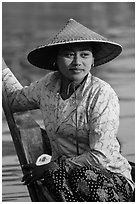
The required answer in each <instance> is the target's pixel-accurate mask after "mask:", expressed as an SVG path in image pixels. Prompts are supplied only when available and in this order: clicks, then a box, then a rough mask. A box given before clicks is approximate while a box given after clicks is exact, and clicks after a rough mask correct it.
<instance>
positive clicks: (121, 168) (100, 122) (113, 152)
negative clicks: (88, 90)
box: [71, 85, 131, 178]
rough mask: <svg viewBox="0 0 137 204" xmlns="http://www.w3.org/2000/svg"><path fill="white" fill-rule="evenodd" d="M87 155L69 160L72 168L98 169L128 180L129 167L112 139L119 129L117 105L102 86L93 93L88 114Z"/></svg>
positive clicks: (116, 101)
mask: <svg viewBox="0 0 137 204" xmlns="http://www.w3.org/2000/svg"><path fill="white" fill-rule="evenodd" d="M89 126H90V132H89V146H90V151H87V152H85V153H84V154H82V155H80V156H77V157H75V158H73V159H72V160H71V162H73V163H74V164H76V165H80V166H83V165H88V166H90V165H94V164H95V165H100V166H101V167H103V168H106V169H108V170H110V171H112V172H115V173H116V172H117V173H122V174H124V175H125V176H126V177H128V178H131V176H130V170H131V167H130V165H129V163H128V161H127V160H126V159H125V158H124V157H123V156H122V155H121V154H120V145H119V142H118V140H117V139H116V134H117V132H118V126H119V101H118V97H117V95H116V93H115V92H114V90H113V89H112V88H111V87H110V86H109V85H106V86H105V85H104V86H103V87H102V88H100V89H99V91H98V92H97V93H96V95H95V97H94V102H92V104H91V106H90V111H89Z"/></svg>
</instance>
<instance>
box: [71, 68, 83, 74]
mask: <svg viewBox="0 0 137 204" xmlns="http://www.w3.org/2000/svg"><path fill="white" fill-rule="evenodd" d="M69 71H71V72H73V73H81V72H82V71H83V69H77V68H72V69H70V70H69Z"/></svg>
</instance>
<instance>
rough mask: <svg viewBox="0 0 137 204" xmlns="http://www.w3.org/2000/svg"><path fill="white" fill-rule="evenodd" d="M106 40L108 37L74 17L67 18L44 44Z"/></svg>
mask: <svg viewBox="0 0 137 204" xmlns="http://www.w3.org/2000/svg"><path fill="white" fill-rule="evenodd" d="M91 40H92V41H106V40H107V41H108V39H106V38H104V37H103V36H101V35H99V34H97V33H95V32H94V31H92V30H90V29H88V28H87V27H85V26H83V25H82V24H80V23H78V22H77V21H75V20H74V19H69V20H68V22H67V23H66V24H65V26H64V27H63V28H62V29H61V30H60V31H59V32H58V33H57V34H56V35H54V36H53V37H52V38H50V39H49V40H48V41H47V43H46V44H45V45H47V46H48V45H52V44H54V45H55V44H56V43H57V44H59V43H60V44H64V43H72V42H82V41H84V42H85V41H91Z"/></svg>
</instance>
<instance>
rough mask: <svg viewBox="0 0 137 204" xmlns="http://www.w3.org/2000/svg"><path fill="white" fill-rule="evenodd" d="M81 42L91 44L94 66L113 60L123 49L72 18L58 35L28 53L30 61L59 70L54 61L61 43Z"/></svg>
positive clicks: (41, 66) (38, 65)
mask: <svg viewBox="0 0 137 204" xmlns="http://www.w3.org/2000/svg"><path fill="white" fill-rule="evenodd" d="M79 42H84V43H90V44H91V47H92V49H93V56H94V66H98V65H101V64H104V63H107V62H109V61H111V60H113V59H114V58H115V57H117V56H118V55H119V54H120V53H121V51H122V46H121V45H119V44H117V43H114V42H112V41H110V40H108V39H106V38H104V37H103V36H101V35H99V34H97V33H95V32H93V31H92V30H90V29H88V28H87V27H85V26H83V25H82V24H80V23H78V22H77V21H75V20H73V19H70V20H68V22H67V23H66V25H65V26H64V27H63V28H62V29H61V30H60V31H59V32H58V33H57V34H56V35H54V36H53V37H51V38H50V39H49V40H47V41H46V43H45V45H43V46H40V47H38V48H36V49H34V50H32V51H31V52H30V53H29V54H28V61H29V62H30V63H31V64H32V65H34V66H36V67H39V68H43V69H48V70H57V67H56V68H55V67H54V66H53V63H54V62H55V59H56V56H57V52H58V48H59V45H64V44H68V43H79Z"/></svg>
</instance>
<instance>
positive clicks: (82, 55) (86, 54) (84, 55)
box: [81, 52, 90, 58]
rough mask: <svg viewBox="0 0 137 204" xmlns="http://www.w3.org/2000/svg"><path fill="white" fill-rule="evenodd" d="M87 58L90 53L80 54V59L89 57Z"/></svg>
mask: <svg viewBox="0 0 137 204" xmlns="http://www.w3.org/2000/svg"><path fill="white" fill-rule="evenodd" d="M89 56H90V53H86V52H84V53H81V57H84V58H86V57H89Z"/></svg>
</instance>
